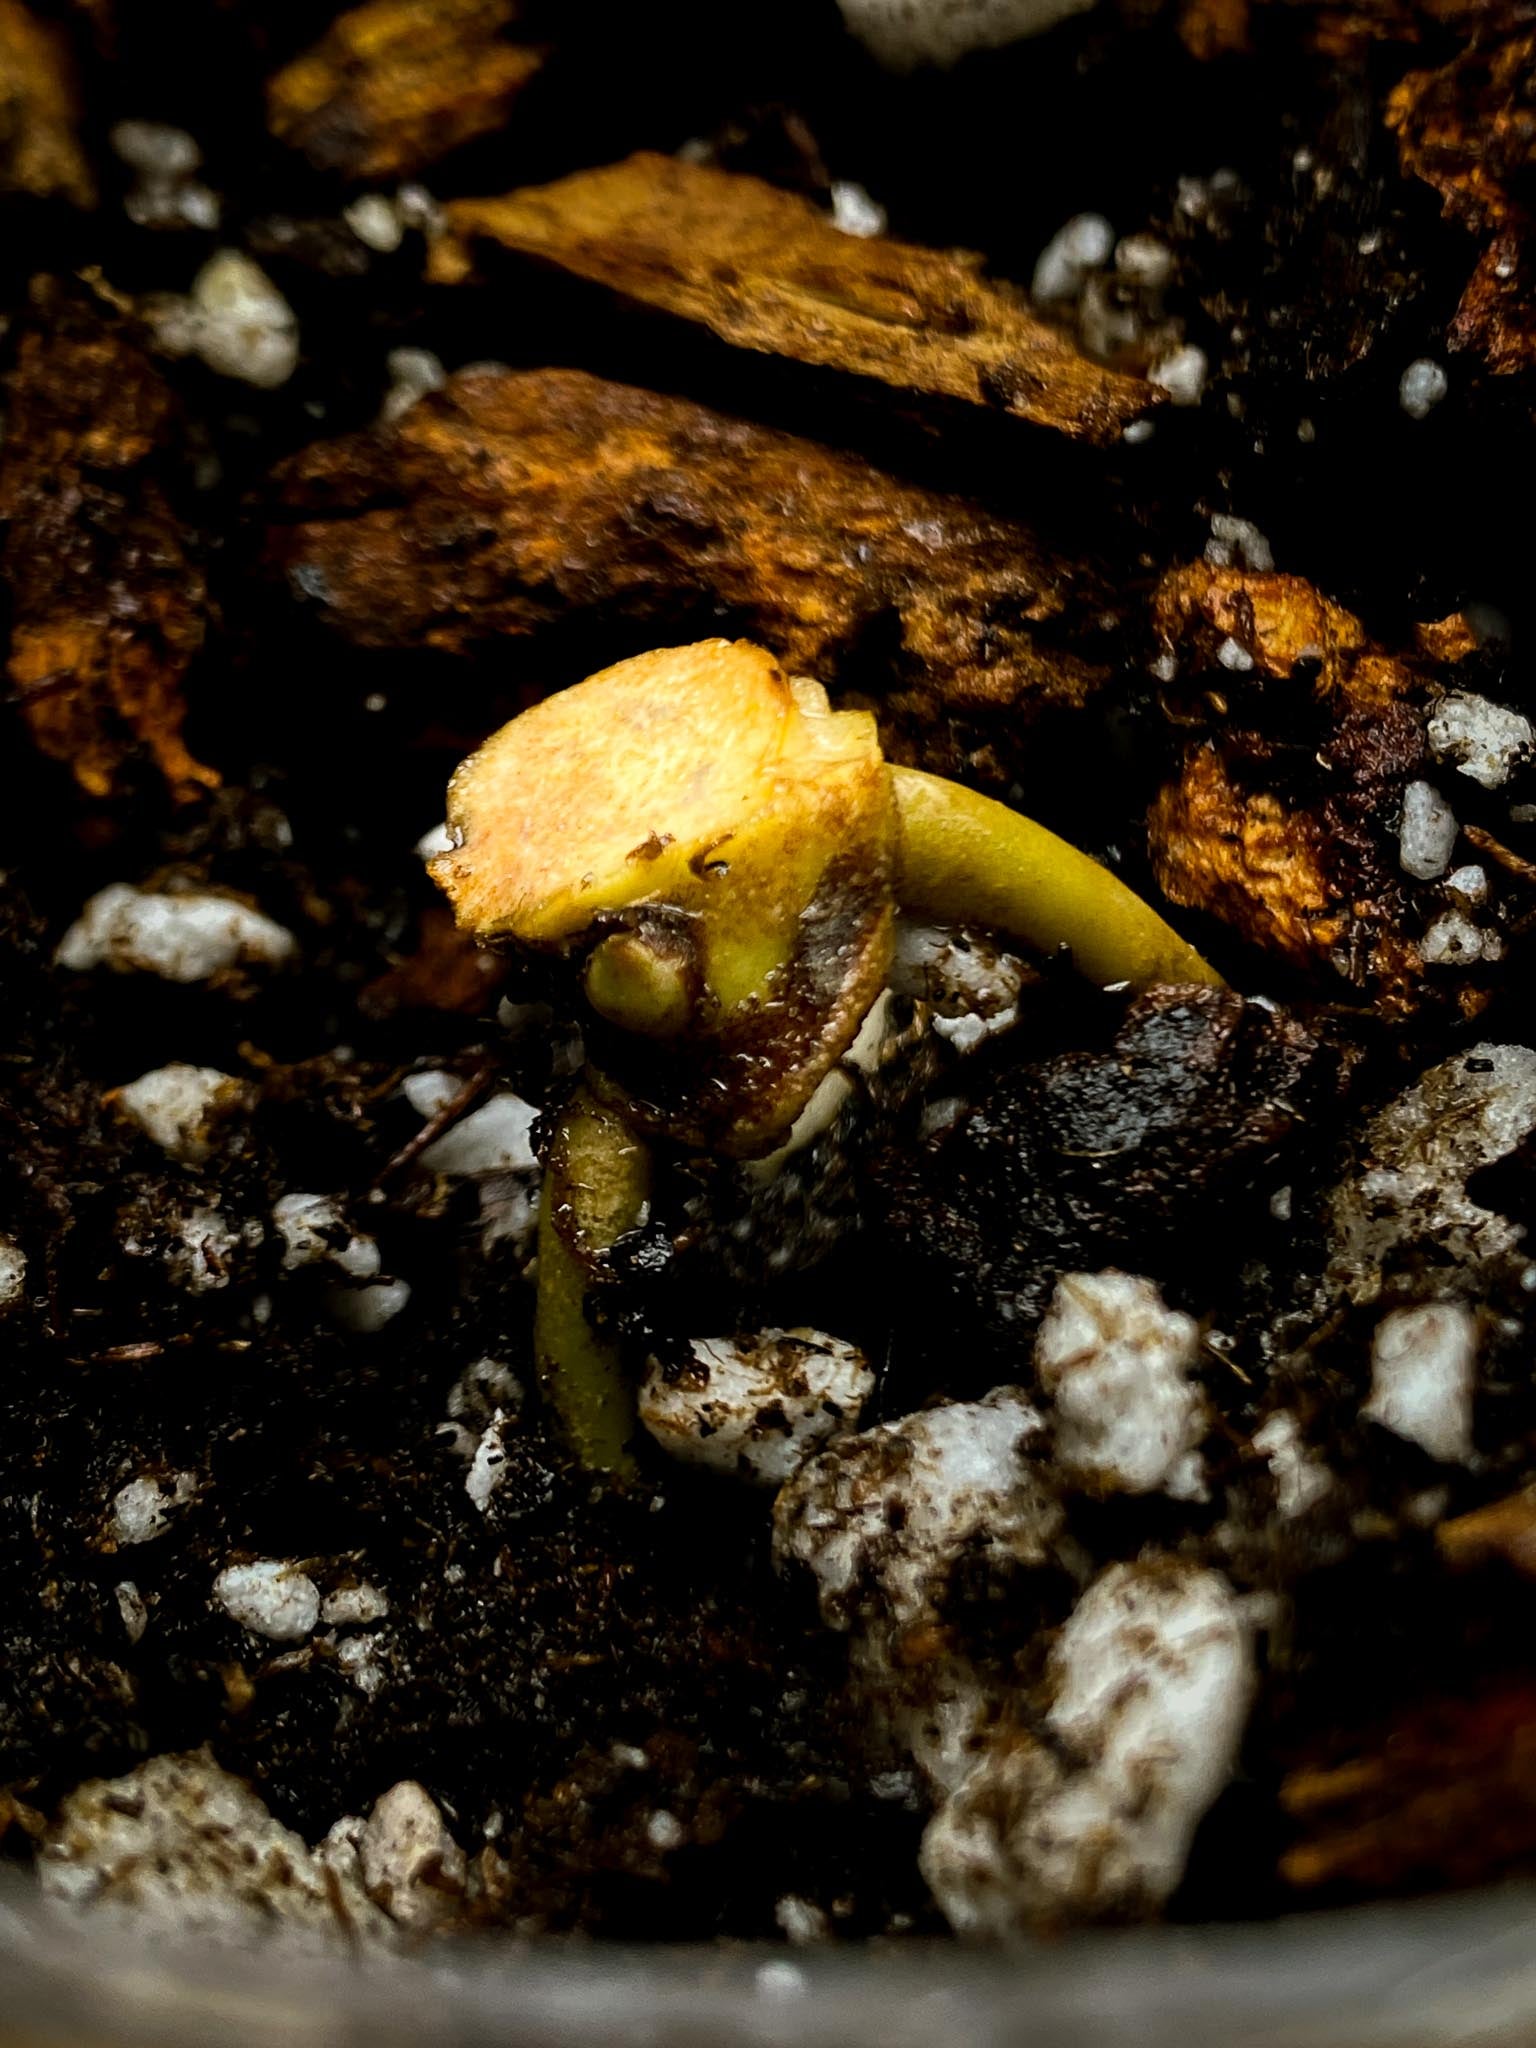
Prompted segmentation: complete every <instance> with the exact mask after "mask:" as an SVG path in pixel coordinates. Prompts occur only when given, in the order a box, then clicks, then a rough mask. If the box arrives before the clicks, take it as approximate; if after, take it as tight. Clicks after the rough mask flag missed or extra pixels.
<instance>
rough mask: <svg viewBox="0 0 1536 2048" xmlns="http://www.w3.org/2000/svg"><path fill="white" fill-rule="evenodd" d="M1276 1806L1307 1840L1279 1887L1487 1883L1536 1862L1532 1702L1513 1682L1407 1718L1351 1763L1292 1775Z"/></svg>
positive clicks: (1285, 1861)
mask: <svg viewBox="0 0 1536 2048" xmlns="http://www.w3.org/2000/svg"><path fill="white" fill-rule="evenodd" d="M1280 1796H1281V1803H1282V1804H1283V1806H1284V1807H1285V1809H1286V1811H1287V1812H1288V1813H1290V1814H1291V1815H1292V1816H1293V1818H1295V1819H1296V1820H1297V1821H1298V1822H1299V1823H1300V1824H1301V1827H1302V1829H1303V1831H1304V1834H1305V1837H1306V1839H1304V1840H1302V1841H1299V1842H1297V1843H1296V1844H1295V1846H1294V1847H1292V1848H1291V1849H1289V1850H1287V1852H1286V1854H1285V1855H1284V1857H1283V1858H1282V1859H1281V1864H1280V1872H1281V1875H1282V1877H1283V1878H1284V1879H1285V1880H1286V1882H1287V1883H1288V1884H1292V1885H1295V1886H1297V1887H1298V1888H1302V1889H1308V1890H1311V1889H1315V1888H1317V1887H1318V1886H1321V1885H1330V1886H1334V1887H1338V1888H1347V1889H1349V1890H1352V1891H1353V1890H1361V1891H1377V1892H1379V1891H1387V1890H1400V1889H1402V1888H1404V1887H1406V1886H1422V1885H1432V1886H1433V1887H1434V1889H1435V1890H1437V1891H1438V1890H1441V1889H1443V1888H1445V1887H1450V1886H1457V1885H1467V1884H1481V1883H1487V1882H1488V1881H1489V1880H1491V1879H1493V1878H1496V1877H1498V1876H1500V1875H1502V1874H1504V1873H1506V1872H1508V1871H1510V1870H1511V1869H1513V1868H1514V1867H1516V1866H1517V1865H1524V1864H1526V1863H1527V1862H1528V1861H1529V1859H1530V1857H1531V1855H1532V1854H1533V1853H1536V1693H1533V1691H1532V1688H1531V1686H1530V1684H1529V1683H1528V1682H1523V1681H1520V1680H1513V1681H1506V1682H1505V1683H1503V1684H1501V1685H1498V1686H1496V1687H1494V1688H1492V1689H1490V1690H1489V1691H1487V1692H1485V1693H1483V1694H1481V1695H1480V1696H1478V1697H1474V1698H1471V1699H1449V1700H1435V1701H1431V1702H1429V1703H1428V1704H1427V1705H1423V1706H1418V1707H1415V1708H1413V1709H1411V1710H1410V1711H1408V1712H1406V1713H1404V1714H1402V1715H1400V1716H1399V1717H1398V1718H1397V1719H1396V1720H1395V1721H1394V1722H1393V1723H1392V1724H1391V1725H1390V1726H1389V1727H1387V1728H1385V1729H1383V1730H1380V1731H1377V1732H1376V1733H1375V1734H1374V1735H1373V1736H1372V1738H1371V1739H1370V1740H1369V1742H1368V1743H1367V1744H1363V1745H1362V1746H1361V1748H1360V1749H1359V1751H1358V1753H1357V1754H1355V1755H1352V1756H1348V1757H1346V1758H1344V1759H1342V1760H1340V1761H1333V1760H1330V1761H1329V1762H1328V1763H1326V1764H1322V1765H1317V1766H1312V1765H1308V1766H1305V1767H1303V1768H1301V1769H1298V1770H1295V1771H1293V1772H1292V1773H1291V1774H1290V1776H1289V1777H1287V1778H1286V1780H1285V1781H1284V1784H1283V1785H1282V1787H1281V1794H1280Z"/></svg>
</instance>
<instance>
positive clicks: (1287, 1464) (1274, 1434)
mask: <svg viewBox="0 0 1536 2048" xmlns="http://www.w3.org/2000/svg"><path fill="white" fill-rule="evenodd" d="M1253 1448H1254V1449H1255V1450H1256V1451H1257V1452H1258V1453H1259V1455H1260V1457H1261V1458H1263V1459H1264V1460H1265V1462H1266V1463H1267V1465H1268V1466H1269V1476H1270V1477H1271V1479H1273V1480H1274V1482H1275V1506H1276V1507H1277V1508H1278V1509H1279V1511H1280V1515H1281V1519H1282V1520H1284V1521H1287V1522H1289V1521H1293V1520H1294V1519H1295V1517H1296V1516H1297V1515H1304V1514H1305V1513H1306V1512H1307V1510H1308V1508H1312V1507H1315V1506H1316V1505H1317V1503H1318V1502H1319V1501H1320V1500H1322V1499H1323V1497H1324V1496H1325V1495H1326V1494H1328V1493H1330V1492H1331V1491H1332V1490H1333V1474H1332V1473H1331V1472H1330V1471H1329V1470H1328V1467H1327V1466H1326V1465H1325V1464H1324V1463H1323V1461H1322V1460H1321V1458H1317V1457H1314V1456H1313V1454H1312V1453H1311V1452H1310V1451H1309V1450H1308V1449H1307V1447H1306V1444H1305V1443H1304V1442H1303V1440H1302V1434H1301V1429H1300V1426H1299V1425H1298V1423H1297V1421H1296V1418H1295V1416H1294V1415H1288V1414H1287V1413H1286V1412H1285V1410H1284V1409H1283V1408H1277V1409H1276V1410H1275V1412H1274V1414H1273V1415H1270V1416H1268V1417H1266V1419H1265V1421H1264V1422H1263V1424H1262V1425H1261V1427H1260V1428H1258V1429H1256V1430H1255V1431H1254V1433H1253Z"/></svg>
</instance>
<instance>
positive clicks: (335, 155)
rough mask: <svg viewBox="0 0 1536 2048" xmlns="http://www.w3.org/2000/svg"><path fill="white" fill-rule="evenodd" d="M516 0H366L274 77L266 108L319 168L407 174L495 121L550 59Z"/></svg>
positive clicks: (279, 131)
mask: <svg viewBox="0 0 1536 2048" xmlns="http://www.w3.org/2000/svg"><path fill="white" fill-rule="evenodd" d="M516 15H517V8H516V6H515V4H513V0H368V4H367V5H366V6H363V7H355V8H352V9H350V10H349V11H348V12H347V13H346V14H343V15H340V16H338V17H337V19H336V20H335V21H334V22H333V23H332V24H331V26H330V28H329V29H327V30H326V32H325V34H324V35H323V36H322V37H321V38H320V40H319V42H317V43H316V44H314V45H313V47H312V48H311V49H309V50H307V51H305V52H304V54H303V55H302V56H300V57H296V58H295V59H294V60H293V62H292V63H291V64H286V65H285V66H284V67H283V69H282V70H281V71H279V72H278V73H277V74H276V76H275V77H273V78H272V79H270V80H269V81H268V85H267V119H268V124H269V126H270V127H271V130H272V133H273V134H274V135H275V136H276V137H277V138H278V140H279V141H281V142H286V143H289V144H290V145H291V146H292V147H293V148H295V149H298V150H302V151H303V153H304V155H305V156H306V157H308V159H309V161H310V162H311V163H312V164H313V165H314V166H315V168H316V169H317V170H322V171H339V172H340V173H342V174H343V175H344V176H346V177H349V178H357V179H363V178H399V177H408V176H410V175H411V174H412V173H413V172H415V171H419V170H421V169H423V168H424V167H425V166H426V165H427V164H430V163H435V162H436V161H437V159H438V158H439V157H443V156H446V155H447V154H448V152H449V151H450V150H452V149H457V148H458V147H459V145H460V144H461V143H465V142H472V141H474V140H475V139H476V138H477V137H479V136H482V135H488V134H492V133H494V131H495V130H496V129H498V128H500V127H501V126H502V125H503V123H504V122H505V121H506V119H507V116H508V114H509V113H510V112H511V110H512V107H513V105H514V104H515V102H516V100H517V98H518V96H519V95H520V94H521V93H522V91H523V90H524V88H525V87H526V86H527V85H528V84H529V83H530V82H531V81H532V79H533V78H534V77H535V76H536V75H537V73H538V72H539V70H540V69H541V67H542V65H543V61H544V59H543V53H542V52H541V51H540V50H537V49H534V48H531V47H529V46H527V45H524V44H520V43H514V42H509V41H507V40H506V39H505V38H504V37H503V35H502V31H503V30H504V29H505V28H506V27H507V26H508V25H509V24H510V23H512V22H513V21H514V20H515V19H516Z"/></svg>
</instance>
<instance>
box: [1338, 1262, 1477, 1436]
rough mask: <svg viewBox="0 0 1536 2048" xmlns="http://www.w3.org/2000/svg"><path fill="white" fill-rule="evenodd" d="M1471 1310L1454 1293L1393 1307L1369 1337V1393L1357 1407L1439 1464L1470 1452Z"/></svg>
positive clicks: (1473, 1326) (1474, 1353)
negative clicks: (1453, 1297) (1451, 1298)
mask: <svg viewBox="0 0 1536 2048" xmlns="http://www.w3.org/2000/svg"><path fill="white" fill-rule="evenodd" d="M1476 1378H1477V1318H1476V1317H1475V1316H1474V1315H1473V1313H1472V1311H1471V1309H1469V1308H1467V1307H1466V1306H1465V1304H1464V1303H1462V1302H1458V1301H1432V1302H1426V1303H1424V1304H1423V1305H1422V1306H1421V1307H1418V1308H1395V1309H1393V1310H1392V1312H1391V1314H1390V1315H1385V1316H1383V1317H1382V1319H1381V1321H1380V1322H1379V1323H1378V1324H1377V1325H1376V1335H1375V1337H1374V1338H1373V1339H1372V1342H1371V1398H1370V1399H1369V1401H1367V1402H1366V1404H1365V1406H1364V1407H1363V1408H1362V1409H1361V1411H1360V1412H1361V1414H1362V1415H1363V1416H1365V1417H1366V1419H1367V1420H1368V1421H1370V1422H1379V1423H1380V1424H1381V1426H1382V1428H1383V1429H1390V1430H1391V1431H1392V1433H1393V1435H1394V1436H1400V1437H1403V1438H1405V1439H1406V1440H1407V1441H1408V1442H1409V1443H1414V1444H1417V1445H1418V1446H1419V1448H1420V1449H1421V1450H1423V1451H1426V1452H1428V1454H1429V1456H1430V1457H1432V1458H1438V1459H1439V1460H1440V1462H1441V1463H1442V1464H1445V1465H1464V1464H1466V1462H1467V1461H1468V1459H1469V1458H1470V1457H1471V1455H1472V1394H1473V1389H1474V1386H1475V1384H1476Z"/></svg>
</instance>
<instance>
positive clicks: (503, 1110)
mask: <svg viewBox="0 0 1536 2048" xmlns="http://www.w3.org/2000/svg"><path fill="white" fill-rule="evenodd" d="M412 1078H413V1079H417V1078H420V1077H419V1076H412ZM459 1085H460V1086H462V1083H461V1084H459ZM455 1092H457V1090H456V1091H455ZM538 1114H539V1113H538V1111H537V1110H536V1109H535V1108H534V1106H533V1104H532V1103H531V1102H524V1100H523V1098H522V1097H521V1096H520V1095H514V1094H513V1093H512V1092H511V1090H510V1089H503V1090H502V1091H501V1093H500V1094H498V1095H493V1096H492V1097H491V1099H490V1101H489V1102H486V1103H482V1104H481V1106H480V1108H479V1109H472V1110H471V1111H470V1113H469V1115H468V1116H463V1117H460V1118H459V1121H458V1122H457V1123H456V1124H454V1125H452V1126H451V1127H450V1128H449V1129H448V1130H446V1131H444V1133H443V1135H442V1136H441V1137H440V1138H437V1139H435V1140H434V1141H433V1142H432V1144H430V1145H429V1146H428V1147H427V1149H426V1151H425V1152H423V1153H422V1155H421V1163H422V1165H423V1166H424V1167H426V1169H427V1170H428V1172H429V1173H443V1174H449V1175H460V1174H463V1175H468V1176H474V1175H478V1174H483V1173H534V1172H536V1171H537V1170H538V1164H539V1162H538V1156H537V1154H536V1153H535V1152H534V1149H533V1142H532V1138H531V1133H532V1130H533V1126H534V1124H535V1122H536V1121H537V1119H538Z"/></svg>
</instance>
